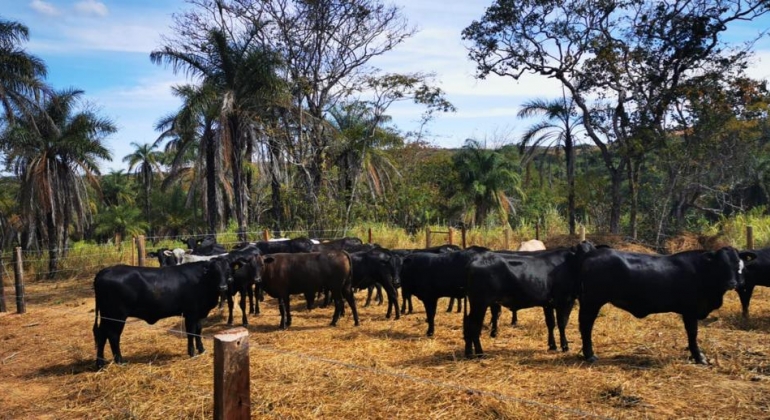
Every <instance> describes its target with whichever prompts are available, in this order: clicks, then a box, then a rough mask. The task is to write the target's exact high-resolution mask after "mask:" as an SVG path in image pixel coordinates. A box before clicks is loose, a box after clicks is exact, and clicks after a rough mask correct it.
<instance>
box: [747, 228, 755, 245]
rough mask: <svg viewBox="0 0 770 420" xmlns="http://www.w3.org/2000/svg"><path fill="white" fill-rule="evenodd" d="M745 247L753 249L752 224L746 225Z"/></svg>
mask: <svg viewBox="0 0 770 420" xmlns="http://www.w3.org/2000/svg"><path fill="white" fill-rule="evenodd" d="M746 249H754V226H746Z"/></svg>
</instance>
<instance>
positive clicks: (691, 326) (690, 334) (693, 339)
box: [682, 315, 709, 365]
mask: <svg viewBox="0 0 770 420" xmlns="http://www.w3.org/2000/svg"><path fill="white" fill-rule="evenodd" d="M682 320H683V321H684V329H685V330H686V331H687V344H688V347H689V348H690V355H692V358H693V359H694V360H695V363H697V364H700V365H707V364H709V363H708V360H706V356H705V355H704V354H703V353H702V352H701V351H700V348H698V318H697V317H695V316H688V315H682Z"/></svg>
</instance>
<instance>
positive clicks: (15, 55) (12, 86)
mask: <svg viewBox="0 0 770 420" xmlns="http://www.w3.org/2000/svg"><path fill="white" fill-rule="evenodd" d="M27 39H29V29H27V27H26V26H24V25H22V24H20V23H18V22H12V21H6V20H2V19H0V106H2V108H3V117H4V119H5V121H6V122H7V123H8V124H10V123H13V122H14V120H15V119H16V116H17V115H18V114H27V115H30V114H31V113H32V112H33V109H34V108H35V102H36V101H37V99H38V98H39V97H40V94H41V93H45V92H48V88H47V87H46V86H45V84H44V83H43V81H42V79H44V78H45V76H46V67H45V63H43V61H42V60H40V59H39V58H37V57H35V56H33V55H29V54H27V52H26V51H24V50H23V49H22V48H20V47H19V43H20V42H21V41H26V40H27ZM0 120H1V119H0Z"/></svg>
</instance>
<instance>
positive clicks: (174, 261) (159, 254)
mask: <svg viewBox="0 0 770 420" xmlns="http://www.w3.org/2000/svg"><path fill="white" fill-rule="evenodd" d="M147 256H148V257H150V258H157V259H158V263H159V264H160V266H161V267H170V266H172V265H179V264H181V263H182V261H180V260H179V259H178V257H177V255H176V254H175V253H174V252H173V251H172V250H171V249H168V248H160V249H158V250H157V251H153V252H149V253H147Z"/></svg>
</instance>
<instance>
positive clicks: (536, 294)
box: [463, 242, 594, 357]
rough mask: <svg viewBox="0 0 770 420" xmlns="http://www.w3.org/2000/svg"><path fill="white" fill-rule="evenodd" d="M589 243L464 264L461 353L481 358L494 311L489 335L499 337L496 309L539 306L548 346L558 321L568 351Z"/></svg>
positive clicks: (490, 254) (497, 254)
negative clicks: (486, 317) (486, 327)
mask: <svg viewBox="0 0 770 420" xmlns="http://www.w3.org/2000/svg"><path fill="white" fill-rule="evenodd" d="M593 248H594V247H593V245H592V244H590V243H588V242H584V243H581V244H580V245H578V246H576V247H573V248H557V249H552V250H548V251H540V252H537V253H500V252H488V253H484V254H481V255H478V256H476V257H474V258H473V260H472V261H471V262H470V263H469V264H468V267H467V273H468V277H467V278H468V285H467V290H466V292H467V296H468V305H469V306H470V314H467V315H466V316H464V318H463V337H464V339H465V356H466V357H472V356H473V354H474V349H475V354H476V356H481V355H482V354H483V350H482V349H481V339H480V336H481V328H482V324H483V322H484V315H485V314H486V312H487V308H490V307H491V309H492V329H491V331H490V335H491V336H492V337H495V336H496V335H497V321H498V318H499V317H500V307H501V306H505V307H507V308H510V309H511V310H512V311H516V310H518V309H524V308H531V307H535V306H540V307H542V308H543V314H544V316H545V323H546V326H547V327H548V349H549V350H556V339H555V337H554V334H553V330H554V327H555V326H556V324H557V322H558V326H559V341H560V343H561V349H562V351H567V350H569V344H568V342H567V336H566V334H565V329H566V327H567V322H568V321H569V315H570V313H571V312H572V307H573V306H574V304H575V299H576V298H577V294H578V290H579V287H578V283H577V280H578V273H577V268H578V267H579V265H578V260H577V258H578V256H579V255H582V254H584V253H585V252H588V251H590V250H592V249H593Z"/></svg>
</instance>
